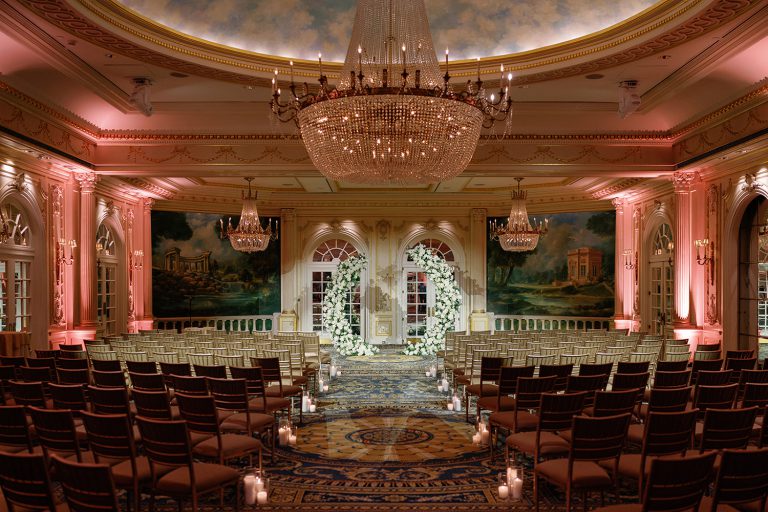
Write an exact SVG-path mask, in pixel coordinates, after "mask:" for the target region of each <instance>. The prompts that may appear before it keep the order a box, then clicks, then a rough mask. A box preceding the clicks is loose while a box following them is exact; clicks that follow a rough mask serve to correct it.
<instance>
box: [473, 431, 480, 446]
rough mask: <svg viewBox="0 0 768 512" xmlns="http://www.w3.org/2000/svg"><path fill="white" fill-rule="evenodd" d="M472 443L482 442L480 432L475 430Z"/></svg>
mask: <svg viewBox="0 0 768 512" xmlns="http://www.w3.org/2000/svg"><path fill="white" fill-rule="evenodd" d="M472 444H480V432H475V434H474V435H473V436H472Z"/></svg>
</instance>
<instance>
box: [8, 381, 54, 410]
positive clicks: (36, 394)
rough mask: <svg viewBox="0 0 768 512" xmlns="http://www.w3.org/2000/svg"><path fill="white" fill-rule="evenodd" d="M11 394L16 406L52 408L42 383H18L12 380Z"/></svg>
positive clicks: (51, 402) (51, 401)
mask: <svg viewBox="0 0 768 512" xmlns="http://www.w3.org/2000/svg"><path fill="white" fill-rule="evenodd" d="M10 384H11V394H12V395H13V403H14V404H16V405H24V406H34V407H41V408H43V409H46V408H47V409H51V408H53V400H51V398H50V397H48V396H46V394H45V389H44V388H43V383H42V382H20V381H16V380H12V381H11V382H10Z"/></svg>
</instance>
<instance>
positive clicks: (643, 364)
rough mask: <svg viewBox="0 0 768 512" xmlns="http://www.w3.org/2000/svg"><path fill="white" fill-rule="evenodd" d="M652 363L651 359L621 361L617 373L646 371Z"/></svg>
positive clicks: (617, 366)
mask: <svg viewBox="0 0 768 512" xmlns="http://www.w3.org/2000/svg"><path fill="white" fill-rule="evenodd" d="M650 364H651V363H650V361H619V362H618V363H617V364H616V373H645V372H647V371H648V367H649V366H650Z"/></svg>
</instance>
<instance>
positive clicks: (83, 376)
mask: <svg viewBox="0 0 768 512" xmlns="http://www.w3.org/2000/svg"><path fill="white" fill-rule="evenodd" d="M72 361H75V359H72ZM86 362H87V361H86ZM56 373H57V374H58V377H59V384H80V385H83V386H87V385H88V384H90V383H91V373H90V372H89V371H88V369H87V368H82V369H79V370H68V369H66V368H61V367H59V368H57V369H56Z"/></svg>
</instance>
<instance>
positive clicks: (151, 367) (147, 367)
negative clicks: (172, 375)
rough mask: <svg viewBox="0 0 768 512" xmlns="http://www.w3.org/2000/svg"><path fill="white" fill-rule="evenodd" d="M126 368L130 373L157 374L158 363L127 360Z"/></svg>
mask: <svg viewBox="0 0 768 512" xmlns="http://www.w3.org/2000/svg"><path fill="white" fill-rule="evenodd" d="M125 367H126V368H127V369H128V373H157V363H155V362H154V361H146V360H144V361H142V360H136V361H134V360H129V359H128V360H126V361H125Z"/></svg>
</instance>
